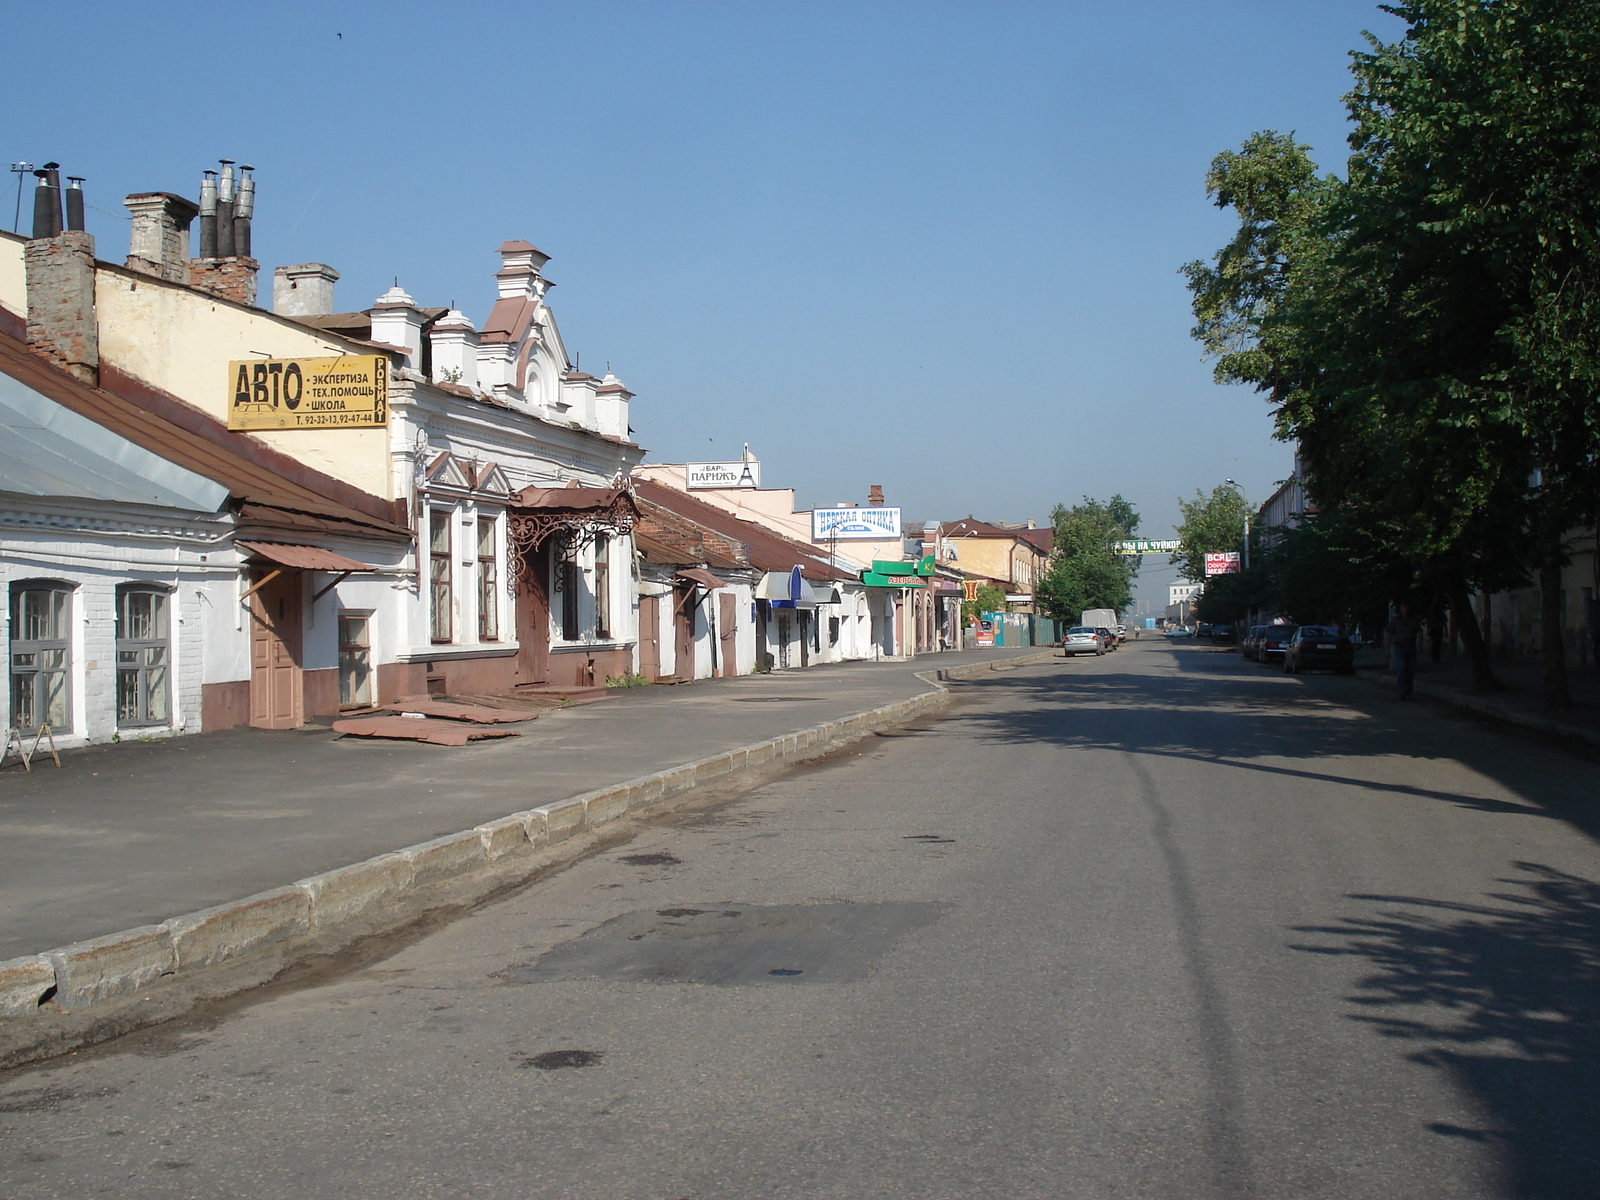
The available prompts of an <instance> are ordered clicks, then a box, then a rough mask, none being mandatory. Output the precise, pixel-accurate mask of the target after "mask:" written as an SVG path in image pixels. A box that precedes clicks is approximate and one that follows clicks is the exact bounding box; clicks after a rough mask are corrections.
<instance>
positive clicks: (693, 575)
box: [673, 567, 728, 592]
mask: <svg viewBox="0 0 1600 1200" xmlns="http://www.w3.org/2000/svg"><path fill="white" fill-rule="evenodd" d="M673 574H674V575H675V576H676V577H677V578H679V579H687V580H688V581H689V582H690V583H694V584H698V585H699V586H700V587H703V588H705V589H706V591H708V592H714V591H716V590H717V589H718V588H723V587H727V586H728V585H727V584H726V583H724V582H723V581H722V580H720V579H718V578H717V577H716V576H715V575H713V574H712V573H711V572H710V571H708V570H706V569H705V568H704V567H685V568H683V570H681V571H674V572H673Z"/></svg>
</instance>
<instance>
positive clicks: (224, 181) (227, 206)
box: [217, 158, 237, 258]
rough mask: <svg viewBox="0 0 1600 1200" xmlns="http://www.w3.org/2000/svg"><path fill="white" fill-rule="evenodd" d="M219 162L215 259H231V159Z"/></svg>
mask: <svg viewBox="0 0 1600 1200" xmlns="http://www.w3.org/2000/svg"><path fill="white" fill-rule="evenodd" d="M219 161H220V162H221V163H222V178H221V179H220V180H219V181H218V183H217V257H218V258H232V257H233V256H234V254H235V253H237V251H236V250H235V249H234V245H233V197H234V174H233V159H231V158H224V159H221V160H219Z"/></svg>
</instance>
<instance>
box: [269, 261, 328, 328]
mask: <svg viewBox="0 0 1600 1200" xmlns="http://www.w3.org/2000/svg"><path fill="white" fill-rule="evenodd" d="M338 281H339V272H337V271H335V270H334V269H333V268H332V267H330V266H329V265H328V264H327V263H296V264H295V265H294V266H292V267H279V268H278V269H277V270H276V271H274V272H273V273H272V311H273V312H275V313H277V314H278V315H279V316H280V317H323V316H327V315H328V314H329V313H331V312H332V311H333V285H334V284H335V283H337V282H338Z"/></svg>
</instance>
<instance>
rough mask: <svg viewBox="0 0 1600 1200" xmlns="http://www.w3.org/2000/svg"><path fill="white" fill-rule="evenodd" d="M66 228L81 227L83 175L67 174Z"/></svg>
mask: <svg viewBox="0 0 1600 1200" xmlns="http://www.w3.org/2000/svg"><path fill="white" fill-rule="evenodd" d="M66 199H67V228H68V229H77V230H80V231H81V230H82V229H83V176H82V175H68V176H67V197H66Z"/></svg>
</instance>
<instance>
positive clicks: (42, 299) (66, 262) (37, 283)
mask: <svg viewBox="0 0 1600 1200" xmlns="http://www.w3.org/2000/svg"><path fill="white" fill-rule="evenodd" d="M24 254H25V256H26V266H25V270H26V272H27V287H28V344H29V345H30V346H31V347H32V349H33V352H34V353H35V354H38V355H39V356H40V357H41V358H44V359H47V360H48V361H50V362H52V363H54V364H55V365H56V366H58V367H60V368H61V369H62V370H64V371H66V372H67V373H68V374H69V375H72V376H75V377H76V378H78V379H80V380H82V381H83V382H84V383H87V384H88V385H89V386H90V387H96V386H98V385H99V383H100V327H99V325H98V323H97V319H96V317H95V308H94V238H93V237H92V236H90V235H89V234H87V233H84V232H83V231H82V230H79V229H69V230H65V231H63V232H61V233H58V234H56V235H55V236H54V237H39V238H32V239H30V240H29V242H28V244H27V246H26V247H25V249H24Z"/></svg>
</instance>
